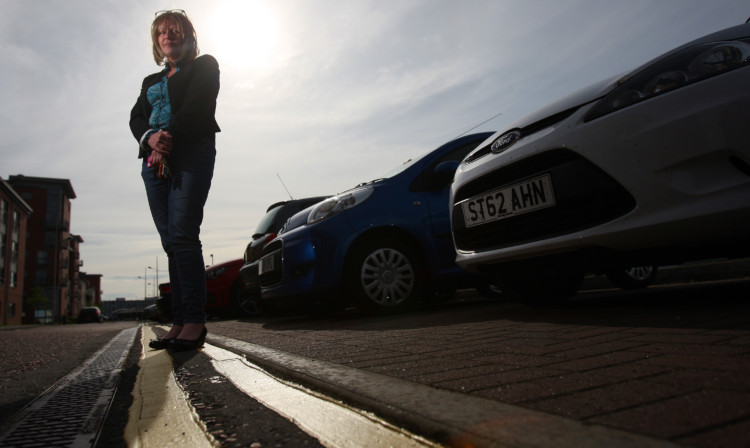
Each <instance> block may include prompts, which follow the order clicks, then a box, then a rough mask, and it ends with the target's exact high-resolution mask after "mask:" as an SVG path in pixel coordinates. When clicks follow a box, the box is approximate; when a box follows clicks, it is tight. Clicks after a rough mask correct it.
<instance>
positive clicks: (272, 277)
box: [260, 240, 284, 288]
mask: <svg viewBox="0 0 750 448" xmlns="http://www.w3.org/2000/svg"><path fill="white" fill-rule="evenodd" d="M281 246H282V243H281V241H278V240H277V241H272V242H271V243H269V244H268V245H266V247H264V248H263V257H265V256H266V255H270V256H272V257H273V266H274V269H273V270H272V271H270V272H265V273H263V274H261V275H260V286H261V288H267V287H271V286H274V285H278V284H279V283H281V281H282V280H283V275H282V274H283V272H284V269H283V267H282V266H281ZM261 258H262V257H261Z"/></svg>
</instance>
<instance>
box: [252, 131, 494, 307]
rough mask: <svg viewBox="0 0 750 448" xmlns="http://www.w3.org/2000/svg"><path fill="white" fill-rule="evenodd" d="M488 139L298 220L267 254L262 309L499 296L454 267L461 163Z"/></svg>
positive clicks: (262, 266)
mask: <svg viewBox="0 0 750 448" xmlns="http://www.w3.org/2000/svg"><path fill="white" fill-rule="evenodd" d="M490 135H492V133H479V134H473V135H468V136H464V137H461V138H458V139H455V140H453V141H451V142H449V143H446V144H444V145H442V146H440V147H439V148H437V149H434V150H432V151H430V152H428V153H426V154H424V155H423V156H421V157H416V158H413V159H409V160H407V161H406V162H405V163H403V164H401V165H400V166H398V167H396V168H395V169H393V170H391V171H390V172H389V173H386V174H384V175H383V176H380V177H379V178H377V179H375V180H372V181H370V182H366V183H363V184H360V185H358V186H357V187H355V188H353V189H351V190H348V191H345V192H344V193H341V194H339V195H336V196H333V197H331V198H328V199H326V200H325V201H323V202H321V203H319V204H316V205H315V206H313V207H311V208H309V209H306V210H304V211H302V212H300V213H298V214H296V215H294V216H293V217H292V218H290V219H289V221H288V222H287V224H286V225H285V227H284V228H283V229H282V232H280V233H279V236H278V237H277V238H276V239H274V240H273V241H271V242H270V243H268V245H266V247H265V248H264V250H263V256H262V258H261V259H260V263H259V271H258V272H259V274H260V282H261V287H262V289H261V294H262V298H263V301H264V302H276V303H279V304H282V303H283V302H289V303H292V304H296V303H295V302H302V304H303V305H304V306H308V305H312V306H319V305H322V306H328V305H332V306H334V307H336V306H344V305H348V304H349V303H352V304H354V305H356V306H357V307H359V308H361V309H365V310H369V311H390V310H399V309H403V308H408V307H409V306H411V305H413V304H415V303H419V302H421V301H423V299H431V298H434V297H445V296H446V295H450V294H451V292H452V291H454V290H455V289H460V288H468V287H472V288H478V289H480V288H481V290H482V291H485V292H488V293H491V294H493V295H494V294H495V293H496V291H494V290H493V289H491V288H490V285H488V284H487V283H485V282H484V281H483V279H482V278H481V277H479V276H471V275H470V274H469V273H467V272H466V271H464V270H462V269H460V268H459V267H458V266H456V264H455V262H454V259H455V252H454V249H453V242H452V240H451V232H450V220H449V207H448V188H449V186H450V184H451V181H452V179H453V174H454V172H455V170H456V168H457V167H458V165H459V162H460V161H461V160H463V158H464V157H465V156H466V155H467V154H468V153H469V152H470V151H472V150H473V149H474V148H475V147H476V146H477V145H478V144H479V143H481V142H482V141H484V140H485V139H487V138H488V137H489V136H490ZM324 302H327V303H324Z"/></svg>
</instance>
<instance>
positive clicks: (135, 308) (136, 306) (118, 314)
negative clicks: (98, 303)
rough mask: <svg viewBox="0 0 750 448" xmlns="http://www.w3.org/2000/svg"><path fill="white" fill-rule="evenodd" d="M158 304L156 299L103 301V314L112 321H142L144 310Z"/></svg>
mask: <svg viewBox="0 0 750 448" xmlns="http://www.w3.org/2000/svg"><path fill="white" fill-rule="evenodd" d="M155 303H156V297H146V298H145V300H144V299H140V300H126V299H125V298H124V297H118V298H117V299H115V300H102V313H104V315H105V316H107V317H108V318H109V319H110V320H142V319H143V309H144V308H146V307H147V306H149V305H153V304H155Z"/></svg>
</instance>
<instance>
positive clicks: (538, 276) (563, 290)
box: [498, 270, 584, 307]
mask: <svg viewBox="0 0 750 448" xmlns="http://www.w3.org/2000/svg"><path fill="white" fill-rule="evenodd" d="M583 277H584V273H583V271H577V270H558V271H555V272H544V273H539V272H531V273H528V272H518V271H516V272H512V273H510V272H509V273H504V274H501V275H500V278H499V279H498V280H499V283H500V285H501V286H502V289H503V291H504V292H505V293H507V294H508V295H509V296H511V297H515V298H517V299H519V300H521V301H522V302H524V303H527V304H529V305H533V306H553V307H554V306H561V305H564V304H565V303H567V301H568V299H570V298H571V297H573V296H574V295H575V293H576V292H578V290H579V289H580V288H581V284H582V283H583Z"/></svg>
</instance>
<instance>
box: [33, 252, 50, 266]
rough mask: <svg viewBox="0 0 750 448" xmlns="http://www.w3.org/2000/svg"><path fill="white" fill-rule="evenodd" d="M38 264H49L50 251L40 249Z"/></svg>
mask: <svg viewBox="0 0 750 448" xmlns="http://www.w3.org/2000/svg"><path fill="white" fill-rule="evenodd" d="M36 264H37V265H39V266H47V265H48V264H49V251H47V250H40V251H38V252H37V253H36Z"/></svg>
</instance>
